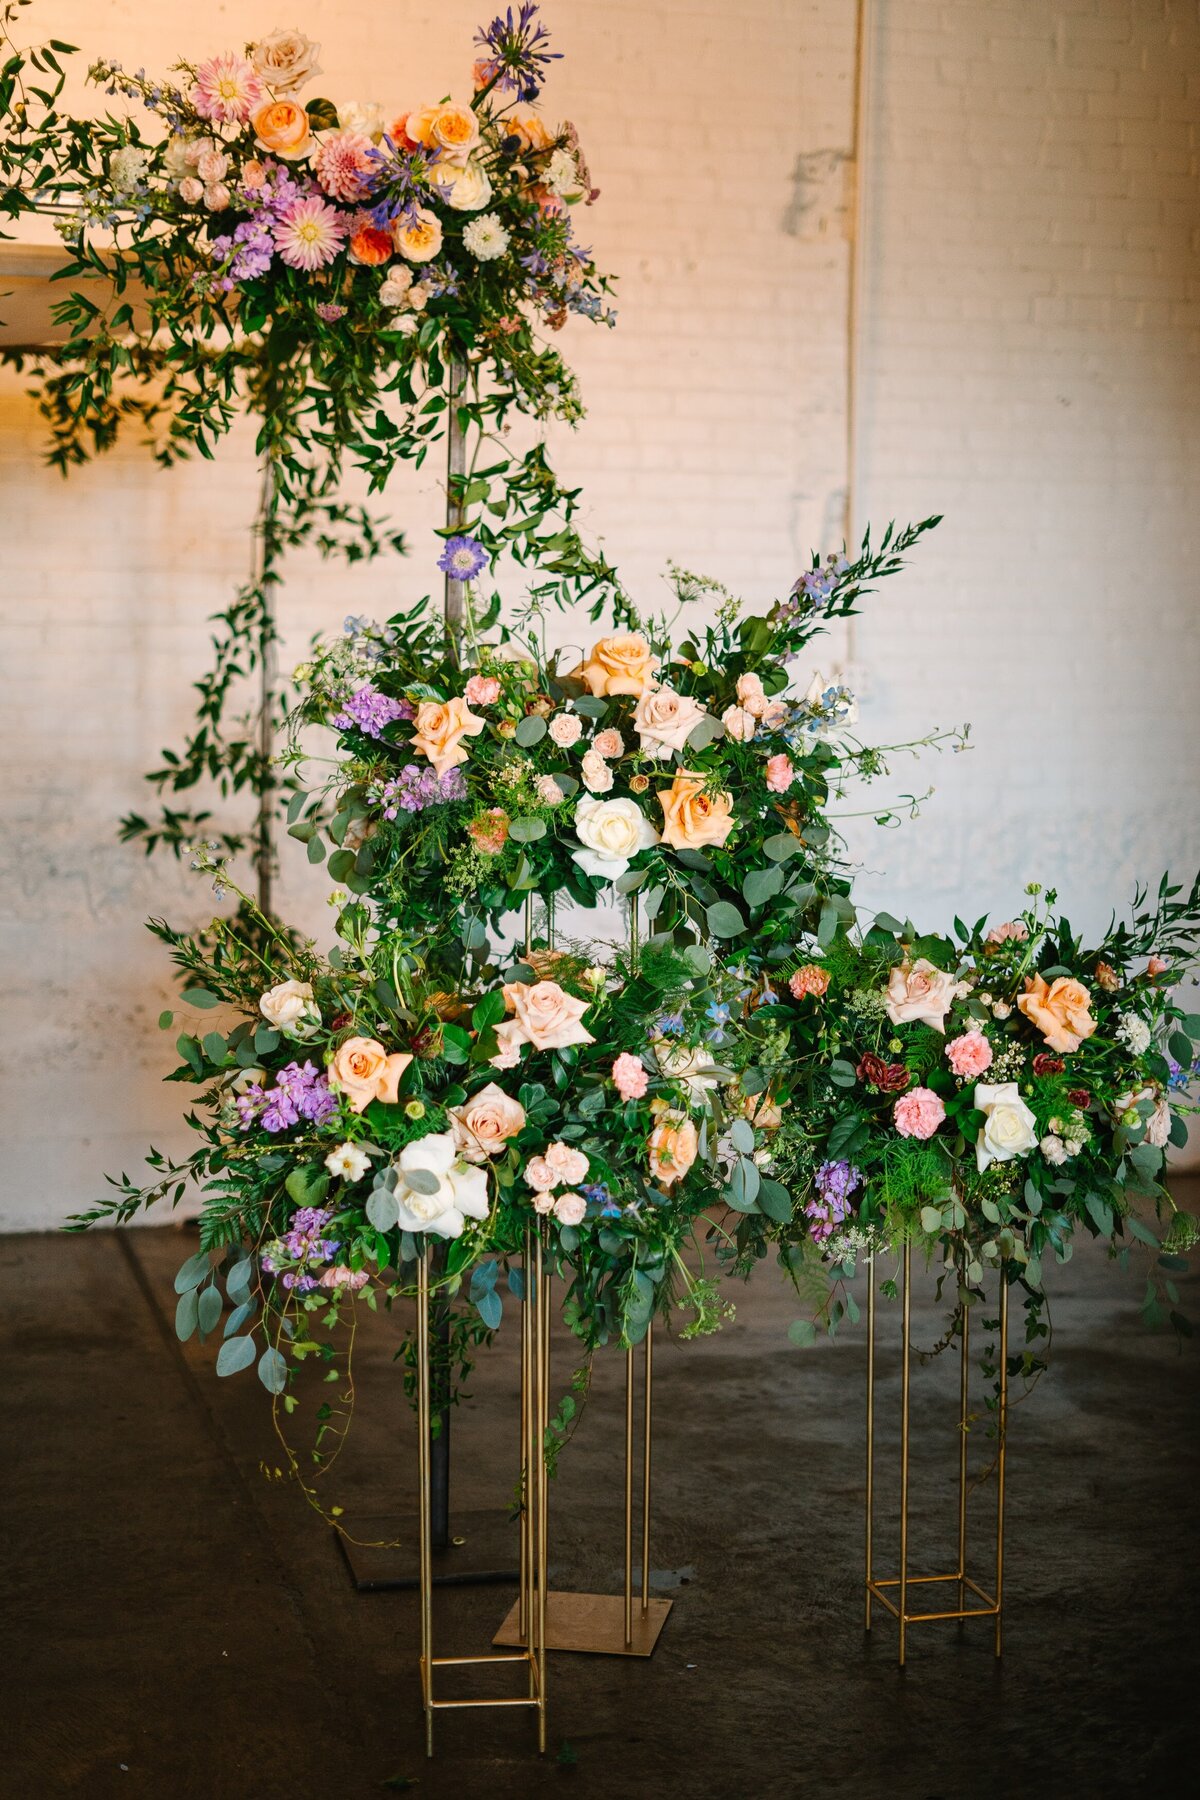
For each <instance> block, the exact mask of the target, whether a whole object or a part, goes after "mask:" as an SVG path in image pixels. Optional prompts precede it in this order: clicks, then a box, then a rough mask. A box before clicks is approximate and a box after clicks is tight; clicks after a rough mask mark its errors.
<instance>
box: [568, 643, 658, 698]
mask: <svg viewBox="0 0 1200 1800" xmlns="http://www.w3.org/2000/svg"><path fill="white" fill-rule="evenodd" d="M653 662H654V658H653V656H652V655H651V652H650V646H649V644H648V643H647V642H646V640H645V638H644V637H643V636H642V634H641V632H640V631H624V632H616V633H614V635H613V636H612V637H605V638H601V639H600V641H599V643H598V644H595V645H594V646H593V648H592V654H591V655H590V656H589V657H588V659H587V661H586V662H585V663H580V665H579V667H578V668H577V669H576V670H575V671H574V673H575V674H576V675H577V676H578V677H579V679H580V680H581V681H586V683H587V685H588V688H589V690H590V691H591V692H592V693H593V694H598V695H605V694H641V693H644V692H645V690H646V689H647V688H648V687H649V686H650V683H651V681H652V680H653V678H654V675H653Z"/></svg>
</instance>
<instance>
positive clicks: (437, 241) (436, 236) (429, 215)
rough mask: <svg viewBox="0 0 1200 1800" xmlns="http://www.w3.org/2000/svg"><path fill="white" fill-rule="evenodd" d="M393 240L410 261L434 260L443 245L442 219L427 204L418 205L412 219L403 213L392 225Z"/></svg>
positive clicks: (402, 254)
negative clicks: (415, 214) (414, 216)
mask: <svg viewBox="0 0 1200 1800" xmlns="http://www.w3.org/2000/svg"><path fill="white" fill-rule="evenodd" d="M392 242H393V243H394V244H395V246H396V248H397V250H398V251H399V252H400V254H401V256H406V257H407V258H408V260H409V262H415V263H423V262H432V261H433V259H434V257H435V256H436V255H437V253H438V251H439V250H440V249H441V247H442V226H441V221H440V220H439V218H438V216H437V214H436V213H435V212H430V210H429V208H428V207H427V206H418V208H417V216H416V218H415V219H412V220H408V219H406V217H405V215H404V214H403V213H401V214H400V216H399V217H398V218H397V219H396V221H395V223H394V224H393V226H392Z"/></svg>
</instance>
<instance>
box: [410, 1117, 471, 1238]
mask: <svg viewBox="0 0 1200 1800" xmlns="http://www.w3.org/2000/svg"><path fill="white" fill-rule="evenodd" d="M394 1167H395V1171H396V1191H395V1196H394V1197H395V1201H396V1210H397V1213H398V1215H399V1216H398V1219H397V1223H398V1224H399V1226H400V1229H401V1231H412V1232H425V1231H427V1232H431V1233H432V1234H433V1235H434V1236H435V1237H444V1238H455V1237H460V1236H461V1235H462V1231H463V1227H464V1226H465V1224H466V1222H467V1220H468V1219H486V1218H487V1215H488V1198H487V1174H486V1172H485V1171H484V1170H483V1169H476V1168H472V1167H471V1165H470V1164H469V1163H465V1162H463V1161H462V1160H461V1159H460V1158H459V1156H458V1154H457V1152H456V1150H455V1147H454V1139H453V1138H452V1137H451V1136H450V1135H449V1133H448V1132H444V1131H442V1132H433V1133H431V1135H430V1136H429V1137H423V1138H418V1139H417V1140H416V1142H415V1143H413V1144H406V1145H405V1146H404V1149H403V1150H402V1151H401V1152H400V1154H399V1156H398V1157H397V1158H396V1162H395V1164H394Z"/></svg>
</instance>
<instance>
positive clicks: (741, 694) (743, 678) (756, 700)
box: [737, 673, 767, 719]
mask: <svg viewBox="0 0 1200 1800" xmlns="http://www.w3.org/2000/svg"><path fill="white" fill-rule="evenodd" d="M737 697H738V705H739V706H740V707H741V708H742V710H743V711H744V712H748V713H749V714H750V716H751V718H752V719H761V718H762V716H763V714H764V712H765V711H766V710H767V696H766V691H765V689H764V688H763V684H762V676H761V675H755V674H752V673H751V674H746V675H739V676H738V678H737Z"/></svg>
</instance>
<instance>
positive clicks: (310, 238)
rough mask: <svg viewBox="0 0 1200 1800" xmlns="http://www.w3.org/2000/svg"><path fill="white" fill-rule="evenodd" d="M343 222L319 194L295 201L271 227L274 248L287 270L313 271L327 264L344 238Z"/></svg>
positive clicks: (339, 247)
mask: <svg viewBox="0 0 1200 1800" xmlns="http://www.w3.org/2000/svg"><path fill="white" fill-rule="evenodd" d="M346 230H347V226H346V220H345V218H344V217H343V215H342V214H341V213H340V212H338V210H337V208H336V207H334V206H330V205H328V204H327V202H326V201H324V200H322V199H321V197H320V195H319V194H306V195H305V196H304V198H303V199H301V200H295V201H293V203H292V204H291V206H289V207H288V209H287V211H286V212H285V213H284V215H283V217H282V219H281V220H280V221H279V224H278V225H277V226H276V227H275V246H276V248H277V250H278V251H279V254H280V256H281V257H282V258H283V261H284V262H285V263H286V264H287V266H288V268H289V269H304V270H305V271H307V273H309V274H311V273H312V272H313V270H314V269H321V268H324V266H325V264H326V263H331V262H332V261H333V259H334V257H335V256H336V255H337V253H338V251H339V250H340V249H341V247H342V244H343V243H344V242H345V238H346Z"/></svg>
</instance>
